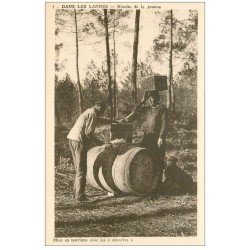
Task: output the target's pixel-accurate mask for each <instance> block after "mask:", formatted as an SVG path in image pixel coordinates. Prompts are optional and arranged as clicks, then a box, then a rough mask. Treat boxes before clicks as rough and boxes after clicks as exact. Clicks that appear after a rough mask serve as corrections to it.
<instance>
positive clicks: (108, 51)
mask: <svg viewBox="0 0 250 250" xmlns="http://www.w3.org/2000/svg"><path fill="white" fill-rule="evenodd" d="M104 25H105V40H106V54H107V70H108V75H107V81H108V92H109V96H108V101H109V106H110V118H112V117H113V101H112V87H111V73H110V50H109V30H108V16H107V10H106V9H104Z"/></svg>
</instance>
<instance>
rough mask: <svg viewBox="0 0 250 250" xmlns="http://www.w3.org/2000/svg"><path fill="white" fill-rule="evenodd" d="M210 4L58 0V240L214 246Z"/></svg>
mask: <svg viewBox="0 0 250 250" xmlns="http://www.w3.org/2000/svg"><path fill="white" fill-rule="evenodd" d="M204 7H205V6H204V3H141V2H139V3H46V6H45V9H46V18H45V19H46V20H45V21H46V244H47V245H204V181H205V180H204V35H205V34H204Z"/></svg>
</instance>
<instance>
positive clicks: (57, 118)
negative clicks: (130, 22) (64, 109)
mask: <svg viewBox="0 0 250 250" xmlns="http://www.w3.org/2000/svg"><path fill="white" fill-rule="evenodd" d="M55 118H56V126H61V118H60V113H59V108H58V104H57V100H55Z"/></svg>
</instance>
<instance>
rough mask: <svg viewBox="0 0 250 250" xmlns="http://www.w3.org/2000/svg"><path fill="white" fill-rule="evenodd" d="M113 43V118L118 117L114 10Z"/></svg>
mask: <svg viewBox="0 0 250 250" xmlns="http://www.w3.org/2000/svg"><path fill="white" fill-rule="evenodd" d="M113 45H114V89H113V91H114V93H113V96H114V116H113V118H114V119H116V118H117V86H116V54H115V53H116V47H115V11H114V28H113Z"/></svg>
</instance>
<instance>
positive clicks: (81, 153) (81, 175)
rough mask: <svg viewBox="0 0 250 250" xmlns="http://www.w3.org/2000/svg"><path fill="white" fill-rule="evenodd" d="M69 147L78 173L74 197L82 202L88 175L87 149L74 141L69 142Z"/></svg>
mask: <svg viewBox="0 0 250 250" xmlns="http://www.w3.org/2000/svg"><path fill="white" fill-rule="evenodd" d="M69 147H70V150H71V153H72V157H73V161H74V165H75V171H76V175H75V184H74V196H75V199H76V200H82V199H84V198H85V195H84V191H85V186H86V175H87V149H86V148H85V147H84V146H83V145H82V143H80V142H77V141H73V140H69Z"/></svg>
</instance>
